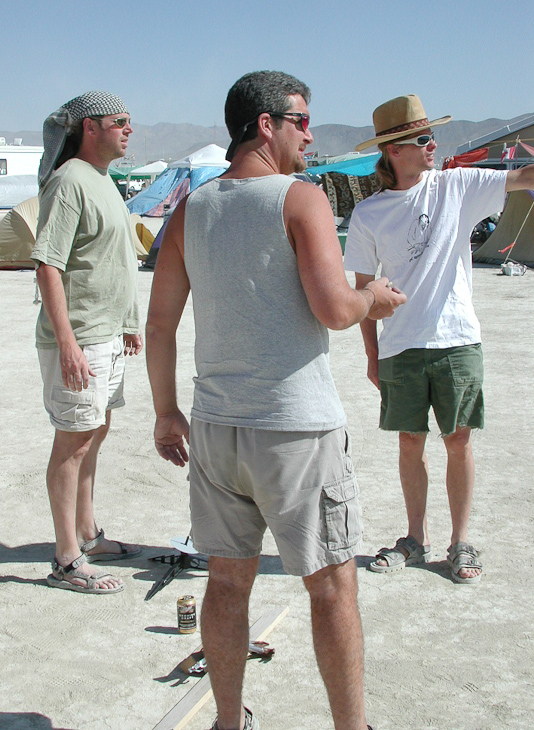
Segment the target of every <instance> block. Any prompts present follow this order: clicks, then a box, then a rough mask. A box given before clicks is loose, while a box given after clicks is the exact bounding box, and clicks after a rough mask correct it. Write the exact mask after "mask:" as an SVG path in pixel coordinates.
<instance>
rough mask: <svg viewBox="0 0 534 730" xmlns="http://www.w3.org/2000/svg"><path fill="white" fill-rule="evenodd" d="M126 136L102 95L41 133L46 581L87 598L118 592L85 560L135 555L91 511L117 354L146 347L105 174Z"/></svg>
mask: <svg viewBox="0 0 534 730" xmlns="http://www.w3.org/2000/svg"><path fill="white" fill-rule="evenodd" d="M131 133H132V128H131V126H130V115H129V113H128V110H127V109H126V106H125V105H124V103H123V101H122V100H121V99H120V98H119V97H118V96H115V95H114V94H108V93H106V92H99V91H91V92H88V93H86V94H82V95H81V96H78V97H76V98H75V99H72V100H71V101H69V102H67V103H66V104H65V105H64V106H62V107H61V108H60V109H58V110H57V111H56V112H54V113H53V114H51V115H50V116H49V117H48V118H47V119H46V121H45V123H44V126H43V140H44V155H43V158H42V160H41V165H40V168H39V185H40V196H39V198H40V201H39V223H38V228H37V240H36V244H35V248H34V250H33V254H32V258H33V259H34V260H35V262H36V265H37V280H38V282H39V287H40V289H41V293H42V297H43V307H42V309H41V312H40V313H39V318H38V321H37V329H36V343H37V348H38V353H39V363H40V366H41V373H42V376H43V384H44V403H45V408H46V410H47V412H48V414H49V416H50V421H51V423H52V425H53V426H54V427H55V429H56V434H55V438H54V444H53V447H52V454H51V456H50V462H49V465H48V471H47V487H48V495H49V498H50V506H51V509H52V517H53V520H54V528H55V532H56V553H55V557H54V560H53V561H52V573H51V574H50V575H49V576H48V578H47V580H48V584H49V585H51V586H53V587H56V588H65V589H68V590H74V591H78V592H82V593H102V594H103V593H117V592H118V591H121V590H122V589H123V588H124V586H123V584H122V580H121V579H120V578H116V577H114V576H112V575H111V574H109V573H107V572H102V571H100V570H97V569H95V568H94V567H93V566H91V565H90V563H93V562H96V561H102V562H108V561H111V560H121V559H127V558H128V559H129V558H135V557H137V556H138V555H140V553H141V550H140V549H139V548H137V547H136V546H133V545H124V544H123V543H120V542H117V541H111V540H107V539H106V538H105V537H104V532H103V530H100V531H99V530H98V528H97V526H96V522H95V517H94V512H93V491H94V482H95V473H96V463H97V456H98V451H99V449H100V446H101V444H102V442H103V440H104V439H105V437H106V435H107V432H108V430H109V425H110V414H111V410H112V409H113V408H118V407H120V406H122V405H124V398H123V381H124V356H125V355H136V354H138V353H139V352H140V351H141V349H142V346H143V342H142V338H141V335H140V333H139V316H138V304H137V284H136V276H137V256H136V253H135V247H134V243H133V240H132V234H131V227H130V220H129V214H128V211H127V209H126V206H125V205H124V201H123V200H122V198H121V196H120V194H119V192H118V190H117V188H116V187H115V185H114V183H113V181H112V180H111V178H110V176H109V175H108V167H109V165H110V163H111V162H112V161H113V160H115V159H117V158H118V157H122V156H124V155H125V154H126V148H127V146H128V137H129V135H130V134H131Z"/></svg>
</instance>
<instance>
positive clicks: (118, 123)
mask: <svg viewBox="0 0 534 730" xmlns="http://www.w3.org/2000/svg"><path fill="white" fill-rule="evenodd" d="M89 119H93V120H94V121H95V122H98V123H99V124H100V122H101V121H102V120H103V119H104V117H89ZM130 122H131V119H128V118H127V117H119V118H118V119H113V120H112V122H111V126H112V127H118V128H119V129H123V128H124V127H125V126H126V125H127V124H130Z"/></svg>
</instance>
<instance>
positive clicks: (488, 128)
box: [0, 114, 529, 167]
mask: <svg viewBox="0 0 534 730" xmlns="http://www.w3.org/2000/svg"><path fill="white" fill-rule="evenodd" d="M526 116H529V115H528V114H522V115H521V116H519V117H514V118H513V119H485V120H484V121H483V122H469V121H464V120H458V121H452V122H451V123H450V124H445V125H444V126H442V127H436V129H435V134H436V141H437V143H438V158H439V159H438V165H439V166H440V167H441V160H443V158H444V157H447V156H449V155H453V154H454V153H455V152H456V149H457V147H458V146H459V145H461V144H464V143H465V142H467V141H469V140H471V139H476V138H477V137H481V136H483V135H485V134H489V133H490V132H493V131H495V130H497V129H500V128H501V127H504V126H505V125H506V124H511V123H512V122H517V121H519V120H520V119H523V118H524V117H526ZM312 132H313V136H314V143H313V145H310V147H309V148H308V150H307V151H308V152H313V151H315V150H317V151H318V153H319V154H320V155H343V154H346V153H347V152H352V151H353V150H354V147H355V146H356V145H357V144H359V143H360V142H363V141H364V140H366V139H370V138H371V137H373V136H374V131H373V127H370V126H369V127H351V126H348V125H345V124H321V125H319V126H318V127H313V128H312ZM0 137H5V139H6V142H7V143H8V144H9V143H12V142H13V140H14V139H15V138H17V137H19V138H20V137H21V138H22V143H23V144H27V145H42V143H43V137H42V133H41V132H30V131H17V132H3V131H0ZM211 143H215V144H218V145H219V146H220V147H228V145H229V144H230V137H229V136H228V132H227V131H226V128H225V127H216V126H213V127H200V126H198V125H195V124H170V123H160V124H155V125H153V126H146V125H143V124H135V125H134V133H133V134H132V136H131V137H130V144H129V146H128V159H129V161H131V162H133V163H134V164H135V165H136V166H139V165H144V164H146V163H148V162H153V161H154V160H165V161H166V162H171V161H172V160H179V159H181V158H183V157H186V156H187V155H189V154H191V153H192V152H196V150H198V149H200V148H201V147H204V146H205V145H207V144H211ZM375 149H376V148H375ZM370 151H373V149H372V148H371V150H370Z"/></svg>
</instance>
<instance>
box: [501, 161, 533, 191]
mask: <svg viewBox="0 0 534 730" xmlns="http://www.w3.org/2000/svg"><path fill="white" fill-rule="evenodd" d="M505 189H506V192H507V193H510V192H512V191H513V190H534V165H526V166H525V167H520V168H519V170H510V172H509V173H508V175H507V176H506V188H505Z"/></svg>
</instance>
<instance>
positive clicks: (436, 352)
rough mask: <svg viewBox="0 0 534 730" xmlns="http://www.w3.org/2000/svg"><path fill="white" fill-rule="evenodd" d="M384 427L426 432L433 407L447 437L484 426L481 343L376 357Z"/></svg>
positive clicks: (411, 431)
mask: <svg viewBox="0 0 534 730" xmlns="http://www.w3.org/2000/svg"><path fill="white" fill-rule="evenodd" d="M378 378H379V380H380V393H381V395H382V405H381V408H380V428H382V429H384V430H385V431H402V432H405V433H425V432H427V431H428V430H429V428H428V412H429V410H430V407H432V409H433V411H434V415H435V416H436V421H437V423H438V426H439V428H440V430H441V433H442V435H443V436H449V435H450V434H452V433H454V432H455V431H456V428H457V427H459V428H466V427H467V428H484V397H483V394H482V383H483V380H484V363H483V359H482V346H481V345H480V344H477V345H464V346H462V347H448V348H445V349H413V350H405V351H404V352H401V353H399V354H398V355H394V356H393V357H388V358H385V359H384V360H379V361H378Z"/></svg>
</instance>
